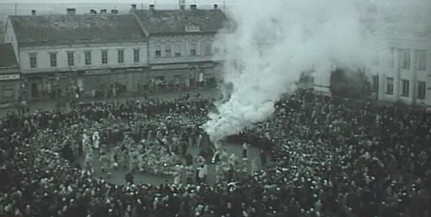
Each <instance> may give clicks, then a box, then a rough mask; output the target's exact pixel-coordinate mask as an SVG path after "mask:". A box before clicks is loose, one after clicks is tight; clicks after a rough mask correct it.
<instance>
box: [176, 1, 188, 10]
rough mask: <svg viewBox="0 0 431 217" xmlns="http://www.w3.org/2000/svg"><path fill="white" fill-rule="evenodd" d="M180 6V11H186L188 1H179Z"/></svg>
mask: <svg viewBox="0 0 431 217" xmlns="http://www.w3.org/2000/svg"><path fill="white" fill-rule="evenodd" d="M178 4H179V5H180V10H185V9H186V0H178Z"/></svg>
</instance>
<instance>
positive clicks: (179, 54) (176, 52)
mask: <svg viewBox="0 0 431 217" xmlns="http://www.w3.org/2000/svg"><path fill="white" fill-rule="evenodd" d="M175 56H176V57H180V56H181V44H176V45H175Z"/></svg>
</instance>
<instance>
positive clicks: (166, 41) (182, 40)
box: [148, 34, 216, 64]
mask: <svg viewBox="0 0 431 217" xmlns="http://www.w3.org/2000/svg"><path fill="white" fill-rule="evenodd" d="M213 41H214V35H213V34H184V35H172V36H152V37H151V38H150V39H149V48H148V49H149V63H150V64H168V63H180V62H199V61H212V60H215V59H214V58H215V57H214V56H213V54H214V53H215V52H216V48H214V47H213V45H212V44H213ZM192 44H196V55H191V53H190V50H191V45H192ZM207 44H208V45H207ZM178 45H179V46H180V52H181V56H175V52H176V46H178ZM167 46H170V48H171V55H170V56H169V55H167V52H166V48H167ZM206 46H209V48H210V52H209V53H208V52H207V51H206V49H207V48H206ZM158 48H160V51H161V55H160V57H158V56H156V50H158Z"/></svg>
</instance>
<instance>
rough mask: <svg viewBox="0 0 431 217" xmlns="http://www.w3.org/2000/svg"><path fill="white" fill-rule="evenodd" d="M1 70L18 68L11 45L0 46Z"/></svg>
mask: <svg viewBox="0 0 431 217" xmlns="http://www.w3.org/2000/svg"><path fill="white" fill-rule="evenodd" d="M1 68H18V62H17V60H16V56H15V51H14V50H13V47H12V44H0V69H1Z"/></svg>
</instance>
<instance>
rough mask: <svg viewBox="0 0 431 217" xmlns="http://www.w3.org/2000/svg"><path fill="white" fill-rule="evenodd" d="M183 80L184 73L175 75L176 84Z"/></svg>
mask: <svg viewBox="0 0 431 217" xmlns="http://www.w3.org/2000/svg"><path fill="white" fill-rule="evenodd" d="M182 81H183V76H182V75H175V84H179V83H181V82H182Z"/></svg>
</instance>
